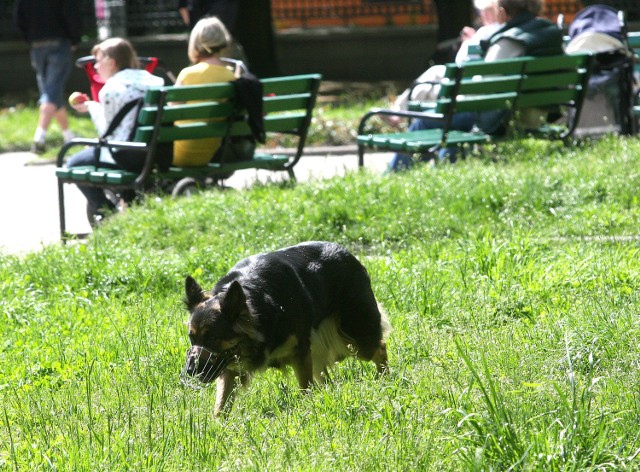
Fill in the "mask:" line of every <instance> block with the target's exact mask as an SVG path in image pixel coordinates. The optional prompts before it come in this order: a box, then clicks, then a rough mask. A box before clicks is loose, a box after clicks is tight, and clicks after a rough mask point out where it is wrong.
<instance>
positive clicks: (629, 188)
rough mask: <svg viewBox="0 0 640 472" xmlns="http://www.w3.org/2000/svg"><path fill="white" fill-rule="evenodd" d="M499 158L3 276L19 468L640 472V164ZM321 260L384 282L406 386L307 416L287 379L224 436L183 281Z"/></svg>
mask: <svg viewBox="0 0 640 472" xmlns="http://www.w3.org/2000/svg"><path fill="white" fill-rule="evenodd" d="M490 154H491V156H492V158H491V159H490V158H488V157H486V155H479V156H475V157H470V158H468V159H467V160H464V161H460V162H458V163H456V164H454V165H440V166H437V167H429V166H418V167H416V168H415V169H414V170H411V171H409V172H406V173H403V174H397V175H390V176H378V175H373V174H370V173H367V172H359V173H351V174H347V176H346V177H344V178H334V179H331V180H324V181H313V182H310V183H306V184H297V185H286V184H285V185H283V184H270V185H262V186H256V187H254V188H252V189H249V190H246V191H232V190H229V191H216V190H212V191H209V192H206V193H203V194H200V195H197V196H194V197H191V198H185V199H178V200H170V199H162V200H160V201H156V200H154V199H149V200H148V201H147V202H145V203H144V204H142V205H140V206H137V207H133V208H131V209H130V210H129V211H128V212H126V213H125V214H122V215H118V216H117V217H114V218H112V219H110V220H108V221H107V222H106V223H105V224H104V225H103V226H101V227H100V228H99V229H98V230H97V231H96V232H95V233H94V235H93V236H92V237H91V238H90V239H89V240H88V241H86V242H83V243H75V244H69V245H67V246H64V247H62V246H51V247H47V248H45V249H43V250H42V251H39V252H35V253H32V254H29V255H26V256H22V257H17V256H2V257H0V313H2V315H1V317H0V330H2V332H3V333H4V336H3V341H2V344H1V348H0V372H2V377H1V378H0V404H2V408H1V409H0V438H2V440H0V467H2V465H4V466H6V467H7V468H15V469H29V470H40V469H69V470H89V469H91V470H114V471H117V470H131V469H137V470H179V469H181V470H184V469H187V470H197V469H205V470H214V469H215V470H318V471H320V470H438V471H440V470H451V471H454V470H455V471H458V470H610V469H621V470H635V469H637V467H638V465H637V461H638V459H637V455H638V452H640V441H639V434H638V428H637V423H638V416H639V409H638V402H637V397H638V388H637V386H638V385H639V384H640V382H639V381H640V377H639V374H638V372H639V370H638V368H637V367H638V358H639V354H640V349H639V345H638V342H637V339H638V337H639V335H640V327H639V326H640V325H639V324H638V312H639V309H640V297H639V296H638V293H640V292H639V288H640V262H639V260H640V258H639V257H638V253H639V249H640V242H639V241H640V238H639V236H638V233H637V228H638V221H639V216H640V200H639V198H638V190H637V189H638V188H639V185H640V172H639V171H638V169H639V168H640V143H639V142H637V140H635V139H624V138H619V137H616V138H611V139H605V140H602V141H601V142H597V143H587V144H585V145H583V146H580V147H573V148H563V147H562V146H560V145H558V144H552V143H547V142H540V141H533V140H524V141H518V142H514V143H508V144H504V145H500V146H498V147H496V148H495V149H493V150H491V153H490ZM311 239H326V240H333V241H337V242H340V243H342V244H344V245H345V246H347V247H348V248H349V249H351V250H352V251H353V252H354V253H355V254H356V255H357V256H358V257H359V258H360V259H361V260H362V261H363V263H364V264H365V265H366V266H367V268H368V270H369V272H370V275H371V278H372V282H373V286H374V290H375V292H376V295H377V298H378V300H379V301H380V303H381V304H382V305H383V307H384V308H385V309H386V311H387V312H388V315H389V318H390V320H391V323H392V325H393V328H394V331H393V333H392V334H391V337H390V340H389V355H390V367H391V372H390V374H389V375H387V376H385V377H383V378H377V377H376V375H375V372H374V371H375V369H374V366H373V365H372V364H370V365H369V364H361V363H359V362H357V361H355V360H349V361H346V362H344V363H342V364H340V365H338V366H337V367H336V368H335V369H334V372H333V375H332V378H331V381H330V382H328V383H327V384H326V385H324V386H320V387H317V388H315V389H314V390H313V391H312V392H311V394H310V395H305V396H303V395H300V394H299V393H298V391H297V388H296V386H295V380H294V376H293V375H283V374H282V373H280V372H278V371H268V372H265V373H264V374H260V375H258V376H257V377H256V378H255V380H254V382H253V384H252V385H251V387H250V388H249V389H248V390H246V391H243V392H240V394H239V398H238V401H237V402H236V404H235V406H234V408H233V409H232V410H231V411H230V412H229V413H228V414H227V415H226V416H224V417H222V418H220V419H214V418H213V417H212V415H211V412H212V405H213V402H214V392H213V390H202V391H190V390H185V389H184V388H183V387H182V386H181V385H180V383H179V381H178V372H179V370H180V368H181V364H182V360H183V356H184V351H185V349H186V347H187V343H188V341H187V338H186V336H185V333H184V325H183V321H184V319H185V312H184V309H183V308H182V306H181V297H182V290H183V288H182V284H183V280H184V276H185V275H187V274H192V275H194V276H195V277H196V278H197V279H198V280H199V281H201V282H202V283H203V284H204V285H205V286H211V285H212V284H213V283H214V282H215V281H216V280H217V278H219V277H220V276H221V275H223V274H224V273H225V272H226V271H227V270H228V268H229V267H230V266H231V265H232V264H233V263H235V262H236V261H237V260H238V259H239V258H242V257H245V256H247V255H249V254H252V253H256V252H259V251H265V250H271V249H275V248H277V247H281V246H285V245H289V244H293V243H296V242H299V241H302V240H311ZM289 374H290V373H289Z"/></svg>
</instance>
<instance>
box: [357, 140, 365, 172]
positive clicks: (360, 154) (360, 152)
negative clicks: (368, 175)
mask: <svg viewBox="0 0 640 472" xmlns="http://www.w3.org/2000/svg"><path fill="white" fill-rule="evenodd" d="M363 166H364V146H363V145H362V144H358V167H363Z"/></svg>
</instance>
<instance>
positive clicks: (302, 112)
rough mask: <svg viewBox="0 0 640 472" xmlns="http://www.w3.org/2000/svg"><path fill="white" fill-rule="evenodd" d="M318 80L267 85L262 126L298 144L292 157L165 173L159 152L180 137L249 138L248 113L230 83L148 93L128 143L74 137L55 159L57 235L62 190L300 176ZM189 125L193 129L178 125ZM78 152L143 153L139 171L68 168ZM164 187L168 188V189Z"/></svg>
mask: <svg viewBox="0 0 640 472" xmlns="http://www.w3.org/2000/svg"><path fill="white" fill-rule="evenodd" d="M320 81H321V76H320V75H319V74H308V75H296V76H288V77H274V78H267V79H262V80H261V82H262V85H263V94H264V98H263V112H264V128H265V131H266V133H267V138H268V136H269V135H270V134H273V133H278V134H280V133H281V134H289V135H293V136H295V137H296V138H297V149H296V152H295V154H293V155H289V154H278V153H277V152H274V153H271V152H262V151H260V150H257V151H256V152H255V153H254V155H253V158H252V159H251V160H247V161H241V162H226V163H224V162H223V163H209V164H208V165H205V166H200V167H173V166H172V167H170V168H169V169H168V170H167V169H161V168H160V167H159V160H158V159H156V157H157V155H158V152H157V151H158V148H159V146H161V145H163V144H164V145H167V144H168V145H171V143H172V142H173V141H177V140H183V139H204V138H212V137H225V136H250V135H251V130H250V127H249V125H248V123H247V121H246V119H242V118H244V117H245V116H246V111H244V110H238V107H237V106H236V104H235V96H234V95H235V92H234V87H233V85H232V84H231V83H217V84H207V85H192V86H182V87H176V86H164V87H156V88H153V89H150V90H149V91H147V93H146V95H145V97H144V103H143V104H142V106H141V108H140V110H139V112H138V116H137V124H136V132H135V137H134V139H133V141H131V142H113V141H112V142H107V141H104V140H100V139H87V138H76V139H73V140H71V141H70V142H68V143H65V144H64V145H63V146H62V148H61V149H60V152H59V153H58V157H57V167H56V177H57V179H58V199H59V211H60V232H61V235H62V237H63V239H64V238H65V237H66V222H65V201H64V185H65V184H81V185H86V186H95V187H102V188H108V189H114V190H126V189H131V190H135V191H137V192H142V191H145V190H146V189H149V188H156V187H157V184H158V182H163V183H166V182H173V183H177V184H180V183H181V182H184V181H185V179H187V180H188V181H189V182H191V181H192V180H193V179H205V178H214V179H215V178H216V176H225V175H228V174H230V173H232V172H234V171H237V170H241V169H267V170H272V171H286V172H287V173H288V174H289V176H290V178H292V179H293V178H295V175H294V171H293V169H294V166H295V165H296V163H297V162H298V161H299V160H300V158H301V156H302V153H303V151H304V146H305V141H306V138H307V132H308V130H309V125H310V123H311V118H312V113H313V108H314V106H315V103H316V97H317V94H318V89H319V87H320ZM178 120H190V122H189V123H188V124H184V123H182V124H176V123H175V122H176V121H178ZM76 146H92V147H100V146H109V147H110V148H114V149H137V150H141V151H144V152H145V156H146V158H145V164H144V167H143V169H142V171H141V172H129V171H126V170H119V169H115V170H114V169H109V168H103V167H100V166H99V165H98V166H83V167H74V168H67V167H64V160H65V156H66V155H67V154H68V153H69V150H70V149H72V148H73V147H76ZM165 187H166V185H165Z"/></svg>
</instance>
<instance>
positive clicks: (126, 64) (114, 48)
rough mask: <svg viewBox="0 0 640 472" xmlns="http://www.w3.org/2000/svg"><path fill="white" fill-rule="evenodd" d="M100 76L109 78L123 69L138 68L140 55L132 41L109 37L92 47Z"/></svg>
mask: <svg viewBox="0 0 640 472" xmlns="http://www.w3.org/2000/svg"><path fill="white" fill-rule="evenodd" d="M91 54H93V56H94V57H95V58H96V64H95V68H96V71H97V72H98V74H99V75H100V77H102V78H103V79H108V78H109V77H111V76H112V75H114V74H115V73H117V72H119V71H121V70H123V69H137V68H138V67H139V62H138V55H137V54H136V50H135V49H134V48H133V46H132V45H131V43H130V42H129V41H127V40H126V39H123V38H109V39H106V40H104V41H102V42H101V43H99V44H96V45H95V46H94V47H93V49H91Z"/></svg>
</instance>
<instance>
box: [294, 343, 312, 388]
mask: <svg viewBox="0 0 640 472" xmlns="http://www.w3.org/2000/svg"><path fill="white" fill-rule="evenodd" d="M292 365H293V371H294V372H295V373H296V378H297V379H298V385H300V388H301V389H302V391H307V390H309V388H311V383H312V382H313V361H312V359H311V349H306V350H304V351H302V352H300V354H299V355H298V356H297V357H296V358H295V360H294V362H293V364H292Z"/></svg>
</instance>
